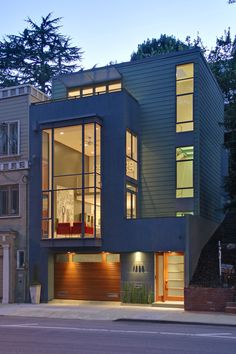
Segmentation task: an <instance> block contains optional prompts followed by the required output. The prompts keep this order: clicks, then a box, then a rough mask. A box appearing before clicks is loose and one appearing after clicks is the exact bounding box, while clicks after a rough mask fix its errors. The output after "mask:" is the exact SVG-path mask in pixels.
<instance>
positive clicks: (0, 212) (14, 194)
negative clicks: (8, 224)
mask: <svg viewBox="0 0 236 354" xmlns="http://www.w3.org/2000/svg"><path fill="white" fill-rule="evenodd" d="M15 215H19V186H18V184H16V185H15V184H14V185H8V186H0V216H2V217H3V216H15Z"/></svg>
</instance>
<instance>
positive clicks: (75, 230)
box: [71, 221, 82, 235]
mask: <svg viewBox="0 0 236 354" xmlns="http://www.w3.org/2000/svg"><path fill="white" fill-rule="evenodd" d="M71 233H72V235H78V234H81V233H82V222H81V221H79V222H74V223H73V226H72V227H71Z"/></svg>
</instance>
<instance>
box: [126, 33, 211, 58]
mask: <svg viewBox="0 0 236 354" xmlns="http://www.w3.org/2000/svg"><path fill="white" fill-rule="evenodd" d="M196 47H200V48H202V49H205V48H204V46H203V44H202V41H201V38H200V37H199V36H198V37H197V39H196V40H194V41H193V42H191V38H190V37H189V36H188V37H187V38H186V40H185V42H182V41H181V40H179V39H176V38H175V37H174V36H167V35H166V34H161V36H160V38H159V39H156V38H153V39H151V40H150V39H147V40H146V41H144V42H143V43H142V44H139V45H138V49H137V52H133V53H132V55H131V61H134V60H139V59H143V58H147V57H152V56H155V55H159V54H164V53H170V52H179V51H182V50H187V49H191V48H196Z"/></svg>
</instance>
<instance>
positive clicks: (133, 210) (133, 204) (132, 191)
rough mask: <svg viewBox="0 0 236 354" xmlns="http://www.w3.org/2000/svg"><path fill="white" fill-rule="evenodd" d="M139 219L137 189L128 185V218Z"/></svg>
mask: <svg viewBox="0 0 236 354" xmlns="http://www.w3.org/2000/svg"><path fill="white" fill-rule="evenodd" d="M136 217H137V187H136V186H135V185H133V184H130V183H126V218H127V219H136Z"/></svg>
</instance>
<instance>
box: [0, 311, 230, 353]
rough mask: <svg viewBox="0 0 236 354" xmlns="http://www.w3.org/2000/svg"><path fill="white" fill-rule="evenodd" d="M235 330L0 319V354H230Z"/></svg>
mask: <svg viewBox="0 0 236 354" xmlns="http://www.w3.org/2000/svg"><path fill="white" fill-rule="evenodd" d="M235 352H236V327H229V326H228V327H227V326H220V327H219V326H205V325H183V324H163V323H147V322H119V321H118V322H112V321H81V320H62V319H46V318H25V317H4V316H2V317H0V353H1V354H41V353H43V354H74V353H77V354H78V353H79V354H80V353H82V354H93V353H102V354H116V353H122V354H125V353H127V354H131V353H136V354H139V353H140V354H144V353H149V354H151V353H155V354H157V353H162V354H172V353H173V354H178V353H181V354H192V353H199V354H205V353H206V354H209V353H214V354H231V353H232V354H235Z"/></svg>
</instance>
